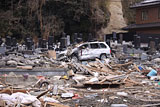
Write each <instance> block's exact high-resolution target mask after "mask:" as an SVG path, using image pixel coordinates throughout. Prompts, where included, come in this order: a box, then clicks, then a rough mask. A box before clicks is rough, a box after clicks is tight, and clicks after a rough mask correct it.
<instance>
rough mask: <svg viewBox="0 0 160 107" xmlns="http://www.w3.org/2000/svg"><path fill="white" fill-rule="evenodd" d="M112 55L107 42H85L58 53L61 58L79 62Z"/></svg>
mask: <svg viewBox="0 0 160 107" xmlns="http://www.w3.org/2000/svg"><path fill="white" fill-rule="evenodd" d="M110 55H111V49H110V47H109V46H108V45H107V44H106V43H105V42H85V43H81V44H78V45H77V46H75V47H68V48H67V49H66V50H65V51H62V52H60V53H59V54H58V55H57V58H58V59H59V60H66V59H67V60H71V61H73V62H79V61H83V60H92V59H95V58H99V59H101V60H103V59H105V58H107V57H109V56H110Z"/></svg>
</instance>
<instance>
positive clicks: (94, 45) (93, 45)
mask: <svg viewBox="0 0 160 107" xmlns="http://www.w3.org/2000/svg"><path fill="white" fill-rule="evenodd" d="M90 46H91V48H92V49H98V48H99V45H98V43H92V44H90Z"/></svg>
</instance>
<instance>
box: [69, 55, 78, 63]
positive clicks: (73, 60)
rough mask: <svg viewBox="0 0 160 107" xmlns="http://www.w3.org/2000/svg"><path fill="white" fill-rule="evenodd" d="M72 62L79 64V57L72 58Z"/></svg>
mask: <svg viewBox="0 0 160 107" xmlns="http://www.w3.org/2000/svg"><path fill="white" fill-rule="evenodd" d="M71 61H72V62H75V63H77V62H79V60H78V57H77V56H72V59H71Z"/></svg>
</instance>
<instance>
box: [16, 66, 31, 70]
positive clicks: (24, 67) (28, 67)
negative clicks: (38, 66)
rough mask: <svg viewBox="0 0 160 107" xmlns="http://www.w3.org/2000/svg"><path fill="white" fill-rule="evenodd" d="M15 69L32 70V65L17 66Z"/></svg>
mask: <svg viewBox="0 0 160 107" xmlns="http://www.w3.org/2000/svg"><path fill="white" fill-rule="evenodd" d="M17 69H26V70H32V69H33V67H32V66H17Z"/></svg>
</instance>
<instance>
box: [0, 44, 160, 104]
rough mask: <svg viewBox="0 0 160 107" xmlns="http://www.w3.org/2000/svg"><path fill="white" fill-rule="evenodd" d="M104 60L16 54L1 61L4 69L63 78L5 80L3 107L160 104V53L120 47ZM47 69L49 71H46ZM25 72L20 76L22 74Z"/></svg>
mask: <svg viewBox="0 0 160 107" xmlns="http://www.w3.org/2000/svg"><path fill="white" fill-rule="evenodd" d="M113 50H114V53H113V54H112V56H111V57H109V58H107V59H105V60H103V61H101V60H99V59H95V61H85V64H84V62H82V63H75V62H72V61H67V62H63V61H58V60H56V57H55V52H51V51H50V52H47V53H41V54H33V55H27V54H20V53H14V54H13V53H12V54H9V55H8V56H1V62H0V69H1V71H3V70H5V69H10V71H11V70H13V69H14V70H17V69H19V70H22V71H23V70H27V72H29V71H30V72H34V70H36V69H39V70H40V69H41V70H44V72H47V70H48V69H49V70H53V69H59V68H63V69H65V70H66V73H64V74H63V75H47V76H46V75H42V74H38V75H32V74H29V73H24V74H17V73H16V72H14V71H13V72H10V73H7V72H6V73H1V74H0V75H1V76H0V106H4V107H5V106H21V107H32V106H33V107H48V106H55V107H84V106H85V107H91V106H93V107H106V106H111V107H132V106H143V107H150V106H159V105H160V96H159V90H160V65H159V64H160V58H159V56H160V55H159V53H158V52H155V54H152V55H151V54H148V53H147V52H146V51H141V50H136V49H133V48H128V49H127V51H126V50H125V53H124V52H123V48H122V47H121V48H120V47H118V46H116V47H115V48H114V49H113ZM44 68H46V69H47V70H46V69H44ZM45 70H46V71H45ZM19 72H20V71H19Z"/></svg>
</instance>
